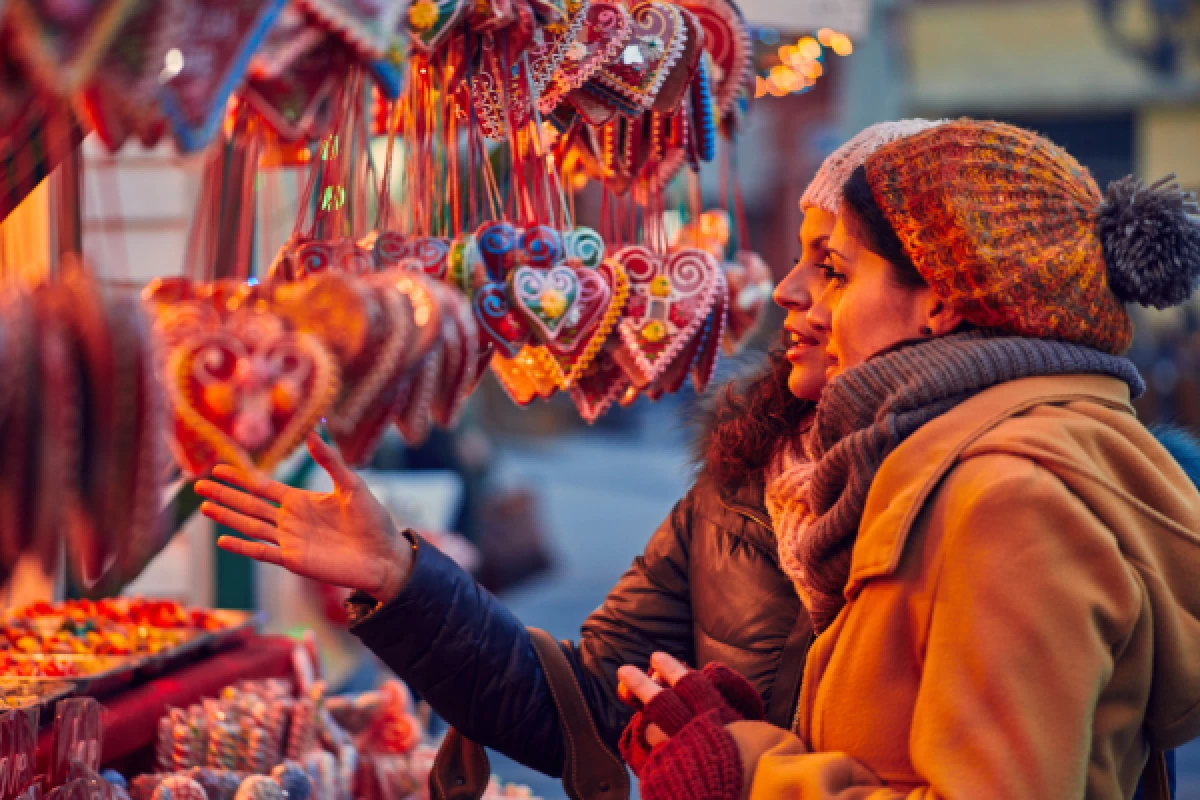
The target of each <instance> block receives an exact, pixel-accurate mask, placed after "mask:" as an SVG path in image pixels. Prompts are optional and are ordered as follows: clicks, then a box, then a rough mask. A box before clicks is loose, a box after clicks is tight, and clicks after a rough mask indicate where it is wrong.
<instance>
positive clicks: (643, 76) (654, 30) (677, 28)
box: [593, 0, 687, 110]
mask: <svg viewBox="0 0 1200 800" xmlns="http://www.w3.org/2000/svg"><path fill="white" fill-rule="evenodd" d="M630 16H631V17H632V29H631V31H630V35H629V41H628V43H627V44H626V45H625V47H624V49H622V50H621V52H620V53H619V54H618V55H617V57H616V58H615V59H614V60H613V61H611V62H609V63H608V64H606V65H605V66H604V67H603V68H602V69H601V70H600V71H599V72H597V73H596V75H595V77H594V78H593V80H595V81H596V82H597V83H598V84H599V85H601V86H603V87H604V88H606V89H608V90H609V91H611V92H613V93H615V94H616V95H618V96H620V97H622V98H624V99H625V100H627V101H628V102H629V103H631V104H633V105H634V106H636V107H638V108H641V109H645V110H648V109H650V108H652V107H654V105H655V101H656V99H657V98H658V94H659V92H660V91H661V90H662V88H663V84H664V83H665V82H666V81H667V78H668V77H669V76H670V75H671V71H672V70H673V69H674V68H675V65H676V63H677V62H678V61H679V59H680V58H681V57H682V56H683V55H684V51H685V49H686V44H687V23H685V22H684V19H683V15H682V14H681V13H680V10H679V8H678V7H677V6H674V5H672V4H670V3H665V2H658V1H657V0H649V2H643V3H639V4H638V5H636V6H634V8H633V11H632V12H631V14H630Z"/></svg>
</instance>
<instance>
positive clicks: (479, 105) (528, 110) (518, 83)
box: [471, 46, 535, 141]
mask: <svg viewBox="0 0 1200 800" xmlns="http://www.w3.org/2000/svg"><path fill="white" fill-rule="evenodd" d="M483 52H484V55H483V63H481V64H480V67H479V70H478V71H477V72H476V73H475V75H474V76H472V78H471V101H472V102H473V103H474V105H475V113H476V114H478V118H479V126H480V128H481V129H482V130H483V133H484V135H485V136H487V137H488V138H489V139H493V140H497V141H499V140H501V139H505V138H507V137H508V135H509V133H508V132H509V131H510V130H520V129H521V128H523V127H524V126H525V125H526V123H528V122H529V120H530V119H532V117H533V103H534V100H535V97H534V95H532V94H531V93H530V86H531V81H530V78H529V74H528V68H527V66H526V62H525V60H524V59H520V60H517V61H515V62H514V61H509V60H508V59H507V58H505V57H504V56H503V55H502V53H501V52H499V49H498V48H495V47H494V46H493V47H485V48H484V51H483Z"/></svg>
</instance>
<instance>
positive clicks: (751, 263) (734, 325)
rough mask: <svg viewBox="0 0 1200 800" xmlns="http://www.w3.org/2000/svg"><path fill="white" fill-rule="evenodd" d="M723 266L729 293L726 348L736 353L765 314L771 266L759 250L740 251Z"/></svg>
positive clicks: (727, 352)
mask: <svg viewBox="0 0 1200 800" xmlns="http://www.w3.org/2000/svg"><path fill="white" fill-rule="evenodd" d="M724 270H725V282H726V285H727V286H728V292H727V293H728V295H729V298H728V308H729V311H728V313H727V314H726V333H725V337H724V350H725V353H726V355H736V354H737V353H739V352H740V351H741V349H742V348H743V347H744V346H745V344H746V341H747V340H748V339H750V337H752V336H753V335H754V333H755V332H756V331H757V330H758V328H759V326H760V325H762V322H763V320H764V319H765V318H766V310H767V305H768V302H769V301H770V299H771V292H772V290H773V289H774V284H773V283H772V281H771V270H770V268H769V267H767V265H766V263H765V262H764V261H763V260H762V258H760V257H759V256H758V254H757V253H751V252H749V251H742V252H740V253H738V254H737V257H736V258H735V260H734V261H733V262H730V263H727V264H725V267H724Z"/></svg>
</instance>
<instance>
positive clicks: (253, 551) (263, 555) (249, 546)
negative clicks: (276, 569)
mask: <svg viewBox="0 0 1200 800" xmlns="http://www.w3.org/2000/svg"><path fill="white" fill-rule="evenodd" d="M217 547H219V548H221V549H222V550H225V551H228V552H230V553H234V554H236V555H239V556H245V557H246V558H252V559H254V560H255V561H261V562H263V563H264V564H277V565H279V566H283V551H282V550H280V549H279V548H278V547H275V546H274V545H269V544H263V543H262V542H247V541H246V540H245V539H239V538H237V537H236V536H222V537H221V538H219V539H217Z"/></svg>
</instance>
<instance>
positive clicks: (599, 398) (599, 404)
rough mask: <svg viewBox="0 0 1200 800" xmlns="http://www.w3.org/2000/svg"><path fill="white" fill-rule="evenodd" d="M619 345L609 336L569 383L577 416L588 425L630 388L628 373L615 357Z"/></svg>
mask: <svg viewBox="0 0 1200 800" xmlns="http://www.w3.org/2000/svg"><path fill="white" fill-rule="evenodd" d="M618 348H619V345H618V344H617V343H616V341H615V339H610V340H609V341H608V342H607V343H606V344H605V346H604V349H603V350H601V352H600V354H599V355H598V356H597V357H596V359H595V360H594V361H593V362H592V365H591V366H590V367H588V368H587V369H586V370H584V372H583V375H581V376H580V378H579V380H578V382H577V383H576V384H575V385H574V386H573V387H571V400H572V401H573V402H574V403H575V407H576V408H577V409H578V410H579V416H580V417H582V418H583V420H584V421H585V422H587V424H589V425H591V424H592V423H594V422H595V421H596V420H597V419H599V418H600V417H601V416H603V414H604V412H606V411H608V409H610V408H611V407H612V404H613V403H615V402H617V400H618V399H619V398H620V397H621V396H622V395H624V394H625V392H626V391H627V390H628V389H629V388H630V386H629V376H628V375H627V374H626V373H625V370H623V369H622V368H621V366H620V365H619V364H618V363H617V361H616V351H617V349H618Z"/></svg>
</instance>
